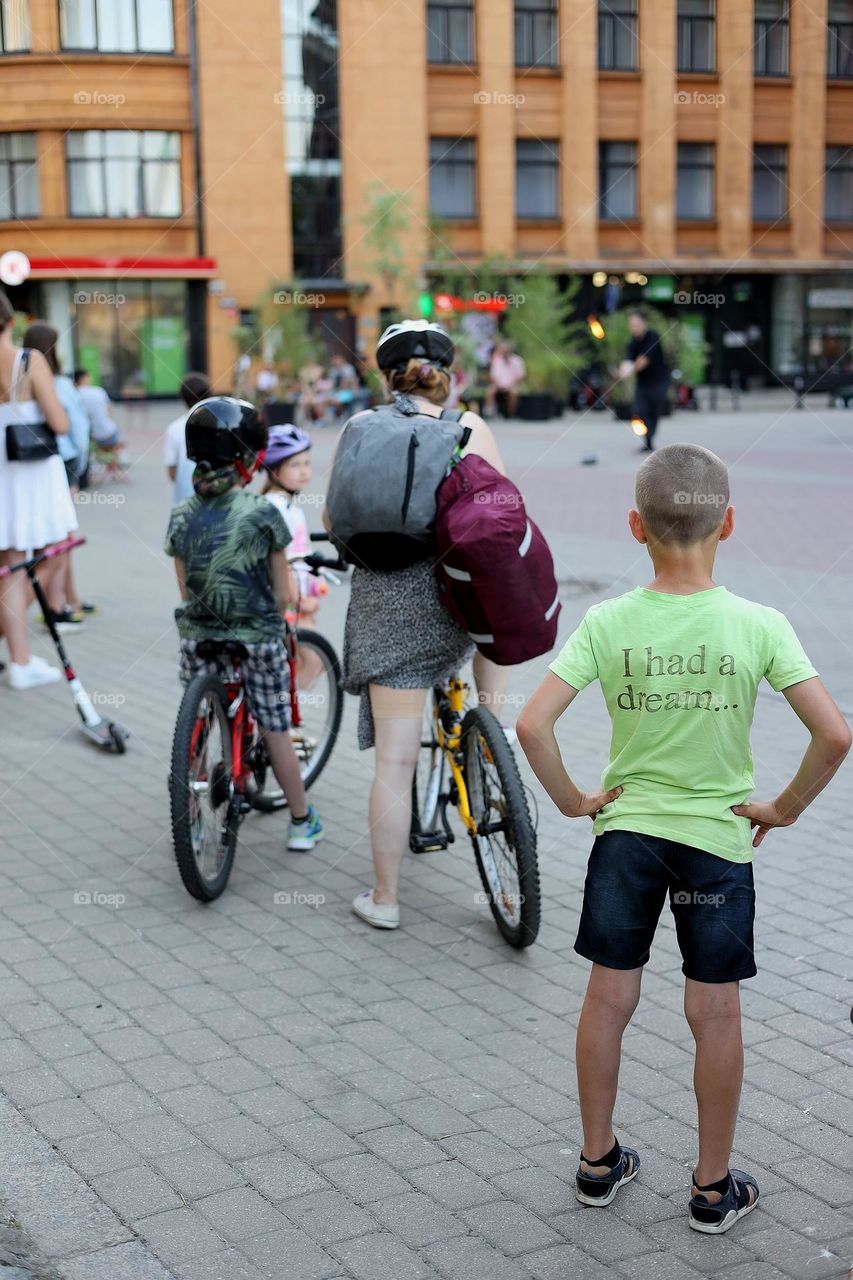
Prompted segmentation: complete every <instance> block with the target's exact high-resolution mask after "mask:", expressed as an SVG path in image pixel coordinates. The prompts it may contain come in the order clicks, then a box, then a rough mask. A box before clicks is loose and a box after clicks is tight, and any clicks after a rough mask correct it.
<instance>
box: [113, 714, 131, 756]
mask: <svg viewBox="0 0 853 1280" xmlns="http://www.w3.org/2000/svg"><path fill="white" fill-rule="evenodd" d="M110 737H111V738H112V740H113V747H114V749H115V752H116V754H117V755H120V756H123V755H124V753H125V751H127V741H126V739H125V736H124V734H123V733H122V731H121V729H120V728H119V727H118V725H117V724H113V723H112V721H110Z"/></svg>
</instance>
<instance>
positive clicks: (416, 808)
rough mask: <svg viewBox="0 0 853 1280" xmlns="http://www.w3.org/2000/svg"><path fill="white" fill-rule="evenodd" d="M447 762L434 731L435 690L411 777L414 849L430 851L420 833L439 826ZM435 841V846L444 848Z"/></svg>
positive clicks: (424, 721) (429, 833)
mask: <svg viewBox="0 0 853 1280" xmlns="http://www.w3.org/2000/svg"><path fill="white" fill-rule="evenodd" d="M446 767H447V764H446V761H445V758H444V752H443V751H442V749H441V747H440V746H439V743H438V738H437V736H436V732H435V693H434V692H433V693H431V694H430V696H429V697H428V698H427V701H426V707H425V708H424V719H423V727H422V729H421V749H420V752H419V753H418V762H417V765H416V766H415V772H414V776H413V778H412V824H411V828H410V831H409V848H410V849H411V851H412V853H427V852H429V850H428V849H427V848H425V847H424V843H423V841H422V840H421V841H419V840H418V839H417V837H418V836H425V835H431V834H433V833H434V832H436V831H437V830H438V825H439V821H440V805H439V797H440V795H441V792H442V788H443V786H444V778H445V770H446ZM445 845H446V841H444V843H441V844H439V843H436V845H435V848H444V847H445Z"/></svg>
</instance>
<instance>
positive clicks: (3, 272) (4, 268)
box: [0, 249, 30, 285]
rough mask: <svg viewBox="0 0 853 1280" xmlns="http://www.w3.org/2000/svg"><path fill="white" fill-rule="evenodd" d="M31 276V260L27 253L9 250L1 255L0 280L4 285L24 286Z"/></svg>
mask: <svg viewBox="0 0 853 1280" xmlns="http://www.w3.org/2000/svg"><path fill="white" fill-rule="evenodd" d="M29 274H30V260H29V258H28V257H27V255H26V254H25V253H20V252H19V251H18V250H17V249H9V251H8V252H7V253H4V254H0V280H2V282H3V284H8V285H13V284H22V283H23V281H24V280H26V278H27V276H28V275H29Z"/></svg>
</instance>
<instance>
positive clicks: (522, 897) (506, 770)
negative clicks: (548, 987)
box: [409, 676, 540, 947]
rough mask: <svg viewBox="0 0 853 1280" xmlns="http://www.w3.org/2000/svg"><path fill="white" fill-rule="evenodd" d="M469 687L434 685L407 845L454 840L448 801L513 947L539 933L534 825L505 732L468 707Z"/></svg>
mask: <svg viewBox="0 0 853 1280" xmlns="http://www.w3.org/2000/svg"><path fill="white" fill-rule="evenodd" d="M468 691H469V690H468V686H467V685H466V684H465V683H464V681H462V680H461V679H460V678H459V677H458V676H453V677H451V679H450V680H448V681H447V682H446V684H444V685H437V686H436V687H435V688H434V689H433V691H432V700H431V704H430V705H429V706H428V708H427V714H426V716H425V718H424V733H423V736H422V740H421V753H420V757H419V759H418V766H417V769H416V770H415V776H414V779H413V782H412V826H411V831H410V834H409V846H410V848H411V850H412V852H413V853H429V852H432V851H433V850H436V849H446V848H447V847H448V845H451V844H453V843H454V840H455V836H454V834H453V832H452V831H451V829H450V824H449V821H448V817H447V806H448V804H452V805H453V806H454V807H455V808H456V809H457V811H458V813H459V817H460V819H461V821H462V825H463V826H464V828H465V830H466V831H467V833H468V835H469V836H470V838H471V843H472V845H473V846H474V857H475V858H476V861H477V869H478V870H479V872H480V879H481V880H482V882H483V888H484V890H485V892H486V898H487V900H488V903H489V907H490V909H491V912H492V915H493V916H494V918H495V923H496V924H497V926H498V929H499V930H500V932H501V934H502V935H503V937H504V938H505V939H506V941H507V942H508V943H509V944H510V945H511V946H513V947H528V946H530V944H531V942H534V941H535V940H536V935H537V934H538V932H539V917H540V893H539V864H538V862H537V858H536V828H535V826H534V824H533V821H532V819H531V817H530V809H529V806H528V804H527V796H526V794H525V789H524V783H523V782H522V780H521V775H520V774H519V772H518V765H517V764H516V760H515V756H514V755H513V751H512V748H511V746H510V744H509V742H508V741H507V738H506V734H505V733H504V731H503V729H502V728H501V726H500V724H499V723H498V721H497V720H496V718H495V717H494V716H493V715H492V713H491V711H488V710H487V709H486V708H485V707H471V708H470V709H466V706H465V699H466V696H467V694H468Z"/></svg>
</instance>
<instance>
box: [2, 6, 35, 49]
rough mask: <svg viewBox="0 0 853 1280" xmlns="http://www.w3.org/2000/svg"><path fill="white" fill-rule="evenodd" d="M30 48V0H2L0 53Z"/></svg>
mask: <svg viewBox="0 0 853 1280" xmlns="http://www.w3.org/2000/svg"><path fill="white" fill-rule="evenodd" d="M29 48H30V0H0V53H20V52H21V51H22V50H27V49H29Z"/></svg>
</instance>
